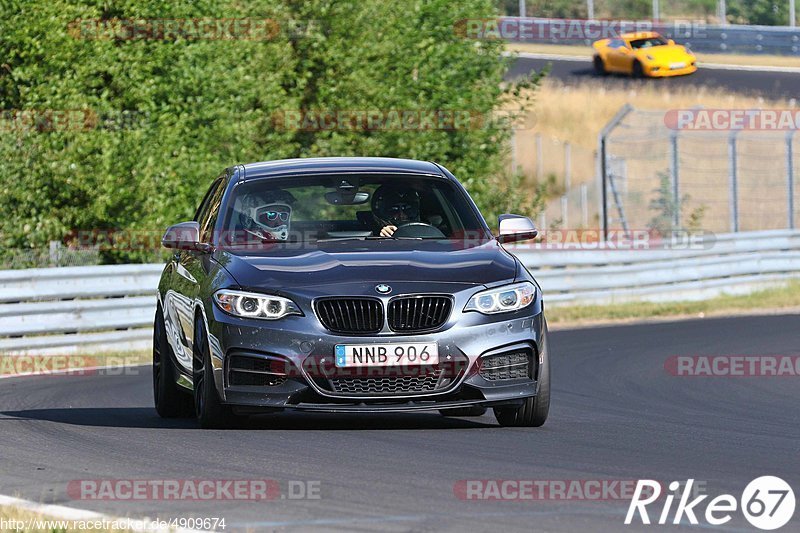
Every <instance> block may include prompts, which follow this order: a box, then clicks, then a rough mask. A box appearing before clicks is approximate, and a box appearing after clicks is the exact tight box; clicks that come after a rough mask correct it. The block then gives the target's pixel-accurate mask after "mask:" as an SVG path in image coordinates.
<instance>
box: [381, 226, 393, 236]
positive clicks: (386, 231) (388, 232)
mask: <svg viewBox="0 0 800 533" xmlns="http://www.w3.org/2000/svg"><path fill="white" fill-rule="evenodd" d="M395 231H397V226H384V228H383V229H382V230H381V237H391V236H392V235H393V234H394V232H395Z"/></svg>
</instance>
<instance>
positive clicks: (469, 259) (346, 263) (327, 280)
mask: <svg viewBox="0 0 800 533" xmlns="http://www.w3.org/2000/svg"><path fill="white" fill-rule="evenodd" d="M215 259H216V260H217V261H219V262H220V263H221V264H222V265H223V266H224V267H225V268H226V269H227V270H228V271H229V272H230V274H231V275H232V276H233V278H234V279H235V280H236V281H237V282H238V284H239V285H240V286H241V287H242V288H244V289H255V290H267V291H269V290H272V291H276V290H278V291H290V292H294V291H296V290H300V291H301V292H306V291H305V290H304V289H317V290H312V291H311V292H314V293H318V294H323V293H334V292H338V291H340V290H341V289H342V288H343V286H345V285H347V286H348V288H349V290H348V292H350V291H351V290H352V288H355V287H363V289H364V291H366V292H370V293H372V294H374V287H375V285H376V284H379V283H388V284H392V283H395V284H400V286H403V287H408V286H410V285H412V284H413V285H415V286H417V290H422V287H425V286H427V287H428V289H427V290H444V287H447V288H448V289H449V290H451V291H457V290H461V289H463V288H467V287H470V286H476V285H489V286H491V285H495V284H498V283H501V282H506V281H511V280H513V279H514V277H515V275H516V271H517V265H516V261H515V259H514V258H513V256H511V255H510V254H509V253H508V252H506V251H505V250H504V249H503V248H502V247H501V246H500V245H499V244H498V243H497V241H495V240H487V241H481V242H478V243H475V244H469V245H465V244H460V243H457V242H456V241H439V240H436V241H418V240H413V241H412V240H393V239H392V240H388V239H387V240H372V241H361V240H357V241H333V242H327V243H315V244H276V245H271V246H270V248H269V249H263V250H259V251H258V252H252V251H244V250H240V251H232V250H223V251H217V252H215ZM434 286H438V287H439V288H438V289H436V288H434ZM359 292H361V291H359Z"/></svg>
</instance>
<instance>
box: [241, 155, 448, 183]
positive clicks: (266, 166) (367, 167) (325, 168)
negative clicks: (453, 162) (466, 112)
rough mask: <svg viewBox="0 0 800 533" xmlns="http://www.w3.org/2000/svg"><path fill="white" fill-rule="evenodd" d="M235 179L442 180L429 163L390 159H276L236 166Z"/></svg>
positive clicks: (441, 174) (438, 171)
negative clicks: (355, 176) (347, 176)
mask: <svg viewBox="0 0 800 533" xmlns="http://www.w3.org/2000/svg"><path fill="white" fill-rule="evenodd" d="M239 170H240V172H239V180H238V181H246V180H250V179H256V178H259V179H260V178H270V177H279V176H283V177H285V176H287V175H310V174H338V173H342V172H346V173H361V174H401V175H409V174H416V175H420V174H422V175H428V176H439V177H445V174H444V173H443V172H442V169H441V168H440V167H439V166H438V165H436V164H435V163H432V162H430V161H418V160H415V159H395V158H391V157H314V158H302V159H280V160H276V161H263V162H260V163H248V164H246V165H241V166H240V167H239Z"/></svg>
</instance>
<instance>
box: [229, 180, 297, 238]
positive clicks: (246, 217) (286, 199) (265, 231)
mask: <svg viewBox="0 0 800 533" xmlns="http://www.w3.org/2000/svg"><path fill="white" fill-rule="evenodd" d="M294 201H295V198H294V196H292V195H291V193H289V192H287V191H284V190H280V189H278V190H274V191H266V192H265V193H263V194H253V195H250V196H248V197H247V198H246V201H245V203H244V204H243V205H242V209H241V210H240V222H241V224H242V227H243V228H244V231H245V232H246V233H247V234H248V235H249V236H251V237H255V238H256V239H258V240H260V241H262V242H266V241H281V242H282V241H287V240H289V231H290V228H291V221H292V205H291V204H293V203H294Z"/></svg>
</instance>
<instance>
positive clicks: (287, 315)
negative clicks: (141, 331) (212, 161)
mask: <svg viewBox="0 0 800 533" xmlns="http://www.w3.org/2000/svg"><path fill="white" fill-rule="evenodd" d="M535 236H536V230H535V228H534V226H533V224H532V223H531V221H530V219H528V218H525V217H520V216H516V215H502V216H501V217H500V220H499V234H498V235H496V236H495V235H492V233H491V230H490V229H489V227H488V226H487V224H486V222H485V221H484V219H483V217H482V216H481V214H480V212H479V211H478V209H477V207H476V206H475V204H474V202H473V201H472V199H471V198H470V197H469V195H468V194H467V192H466V190H465V189H464V187H463V186H462V185H461V184H460V183H459V182H458V181H457V180H456V178H455V177H454V176H453V175H452V174H451V173H450V172H449V171H448V170H447V169H445V168H443V167H442V166H440V165H437V164H436V163H431V162H423V161H413V160H403V159H388V158H320V159H293V160H284V161H271V162H265V163H253V164H249V165H239V166H234V167H231V168H228V169H225V171H224V172H222V174H221V175H220V176H219V177H218V178H217V179H216V180H214V182H213V183H212V184H211V187H210V188H209V190H208V192H207V193H206V195H205V198H204V199H203V201H202V203H201V204H200V207H199V208H198V209H197V213H196V215H195V217H194V220H192V221H190V222H183V223H180V224H177V225H175V226H172V227H170V228H169V229H168V230H167V232H166V234H165V235H164V238H163V241H162V243H163V245H164V246H166V247H169V248H172V249H174V250H175V254H174V256H173V257H172V259H171V260H170V261H169V263H168V264H167V265H166V267H165V268H164V272H163V274H162V275H161V281H160V283H159V289H158V303H157V309H156V315H155V324H154V339H153V388H154V396H155V405H156V409H157V411H158V413H159V414H160V415H161V416H163V417H181V416H187V417H188V416H196V417H197V418H198V419H199V421H200V424H201V426H203V427H225V426H229V425H230V424H231V423H232V422H233V421H234V420H236V419H237V418H238V417H241V416H247V415H251V414H258V413H264V412H271V411H275V410H281V409H297V410H307V411H325V412H348V413H360V412H373V413H374V412H410V411H422V410H438V411H439V412H440V413H441V414H443V415H445V416H476V415H482V414H484V413H485V412H486V409H487V408H489V407H491V408H493V409H494V414H495V416H496V417H497V420H498V422H499V423H500V424H501V425H504V426H541V425H542V424H543V423H544V422H545V420H546V419H547V414H548V410H549V405H550V370H549V362H548V343H547V322H546V321H545V318H544V304H543V302H542V293H541V290H540V288H539V286H538V285H537V283H536V281H535V280H534V279H533V277H532V276H531V274H530V273H529V272H528V271H527V270H526V269H525V267H524V266H523V265H522V264H521V263H520V262H519V260H517V259H516V258H515V257H514V256H513V255H511V254H510V253H508V252H507V251H506V250H505V249H504V248H503V246H502V244H503V243H509V242H514V241H521V240H528V239H532V238H534V237H535Z"/></svg>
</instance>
